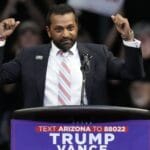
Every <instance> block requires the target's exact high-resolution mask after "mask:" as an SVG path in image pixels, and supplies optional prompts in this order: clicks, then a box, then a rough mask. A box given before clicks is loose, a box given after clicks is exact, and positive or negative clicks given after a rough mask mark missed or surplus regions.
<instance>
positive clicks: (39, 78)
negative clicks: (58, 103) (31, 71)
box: [35, 44, 51, 106]
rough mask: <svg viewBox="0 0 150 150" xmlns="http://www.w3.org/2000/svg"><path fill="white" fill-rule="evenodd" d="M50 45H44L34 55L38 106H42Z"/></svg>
mask: <svg viewBox="0 0 150 150" xmlns="http://www.w3.org/2000/svg"><path fill="white" fill-rule="evenodd" d="M50 48H51V45H50V44H49V45H46V46H45V47H44V48H43V47H42V48H41V49H39V50H37V51H36V55H35V75H36V83H37V91H38V94H39V100H40V101H39V102H37V103H39V106H42V105H43V98H44V87H45V79H46V70H47V63H48V58H49V53H50Z"/></svg>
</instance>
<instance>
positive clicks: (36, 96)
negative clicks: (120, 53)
mask: <svg viewBox="0 0 150 150" xmlns="http://www.w3.org/2000/svg"><path fill="white" fill-rule="evenodd" d="M112 20H113V22H114V23H115V25H116V28H117V30H118V32H119V33H120V34H121V36H122V38H123V39H124V44H125V45H126V46H125V48H126V58H125V61H124V60H119V59H117V58H115V57H114V56H113V55H112V54H111V52H109V51H108V50H107V48H106V47H105V46H104V45H98V44H82V43H78V42H76V41H77V35H78V19H77V17H76V15H75V12H74V10H73V9H72V8H71V7H69V6H68V5H64V4H61V5H56V6H52V7H51V8H50V10H49V12H48V15H47V27H46V28H47V33H48V35H49V37H50V39H51V43H50V44H47V45H41V46H38V47H34V48H29V49H24V50H22V52H21V53H20V54H19V55H18V56H17V57H16V58H15V59H14V60H13V61H11V62H9V63H7V64H3V65H1V67H0V83H6V82H7V83H8V82H9V83H11V82H16V80H20V81H21V84H22V90H23V100H24V107H38V106H50V105H51V106H52V105H80V104H81V89H82V79H83V75H82V72H81V68H82V69H83V68H86V73H85V77H86V83H85V89H83V90H82V91H85V92H84V95H83V103H84V104H88V105H106V104H109V103H108V101H107V99H106V95H107V92H106V81H107V78H121V79H136V78H141V77H142V76H143V66H142V58H141V52H140V50H139V47H140V42H139V41H137V40H135V39H134V37H133V33H132V32H131V31H132V30H131V28H130V25H129V23H128V20H127V19H126V18H123V17H122V16H121V15H119V14H118V15H116V16H112ZM1 24H4V26H3V28H2V29H1V30H0V34H1V39H3V38H5V37H7V36H9V35H10V34H11V33H12V32H13V30H14V29H15V27H16V26H17V25H18V22H15V20H14V19H10V20H9V22H4V23H3V22H2V23H1ZM1 26H2V25H1ZM1 41H2V40H1ZM3 42H4V41H3ZM1 49H3V47H1ZM1 49H0V51H2V50H1ZM85 56H86V57H85ZM88 58H90V60H89V61H88V60H87V59H88ZM85 62H87V63H85ZM85 64H86V67H85V66H84V65H85ZM81 66H82V67H81Z"/></svg>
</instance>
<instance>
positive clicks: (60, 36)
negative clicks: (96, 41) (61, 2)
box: [47, 13, 78, 52]
mask: <svg viewBox="0 0 150 150" xmlns="http://www.w3.org/2000/svg"><path fill="white" fill-rule="evenodd" d="M50 19H51V25H50V26H48V27H47V32H48V35H49V37H50V38H51V39H52V40H53V42H54V43H55V45H56V46H57V47H58V48H59V49H60V50H62V51H64V52H66V51H68V50H69V49H70V48H71V47H72V46H73V44H74V43H75V41H76V39H77V34H78V25H77V22H76V20H75V16H74V14H73V13H66V14H64V15H57V14H52V15H51V17H50Z"/></svg>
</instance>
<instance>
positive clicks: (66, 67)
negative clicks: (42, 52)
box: [62, 62, 70, 74]
mask: <svg viewBox="0 0 150 150" xmlns="http://www.w3.org/2000/svg"><path fill="white" fill-rule="evenodd" d="M62 66H63V67H64V69H65V70H66V71H67V72H68V73H69V74H70V69H69V68H68V66H67V65H66V64H65V63H64V62H62Z"/></svg>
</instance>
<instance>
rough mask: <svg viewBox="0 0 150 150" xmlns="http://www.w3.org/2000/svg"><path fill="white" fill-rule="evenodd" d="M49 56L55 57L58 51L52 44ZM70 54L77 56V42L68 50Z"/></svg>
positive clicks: (52, 43)
mask: <svg viewBox="0 0 150 150" xmlns="http://www.w3.org/2000/svg"><path fill="white" fill-rule="evenodd" d="M51 45H52V47H51V55H52V56H56V55H57V54H58V53H59V51H60V49H59V48H58V47H57V46H56V45H55V44H54V42H53V41H52V42H51ZM69 51H70V53H71V54H73V55H76V54H77V42H75V43H74V45H73V46H72V47H71V49H70V50H69Z"/></svg>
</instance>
